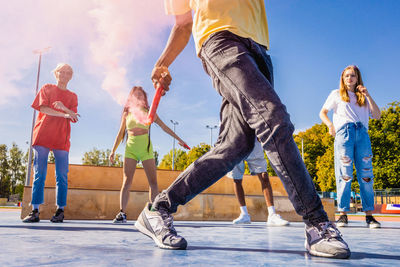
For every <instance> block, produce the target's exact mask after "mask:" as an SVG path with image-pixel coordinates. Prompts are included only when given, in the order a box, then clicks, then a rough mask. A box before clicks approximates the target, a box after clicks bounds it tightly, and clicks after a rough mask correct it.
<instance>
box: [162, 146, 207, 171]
mask: <svg viewBox="0 0 400 267" xmlns="http://www.w3.org/2000/svg"><path fill="white" fill-rule="evenodd" d="M210 149H211V147H210V145H207V144H205V143H200V144H199V145H197V146H194V147H193V148H192V149H191V150H189V151H188V152H187V153H185V151H183V150H180V149H178V150H175V158H176V159H175V170H181V171H182V170H184V169H186V168H187V167H188V166H189V165H190V164H192V163H193V162H194V161H196V160H197V159H198V158H200V157H201V156H203V155H204V154H205V153H207V152H208V151H210ZM159 168H160V169H165V170H171V169H172V149H171V150H170V151H169V153H168V154H166V155H164V157H163V159H162V160H161V163H160V166H159Z"/></svg>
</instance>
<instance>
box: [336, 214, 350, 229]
mask: <svg viewBox="0 0 400 267" xmlns="http://www.w3.org/2000/svg"><path fill="white" fill-rule="evenodd" d="M348 224H349V221H348V220H347V215H340V217H339V220H337V221H336V226H337V227H346V226H347V225H348Z"/></svg>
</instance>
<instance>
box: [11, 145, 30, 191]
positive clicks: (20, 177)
mask: <svg viewBox="0 0 400 267" xmlns="http://www.w3.org/2000/svg"><path fill="white" fill-rule="evenodd" d="M23 158H24V153H23V152H22V150H20V149H19V148H18V146H17V144H15V143H13V144H12V148H10V150H9V160H8V170H9V173H10V181H11V184H10V186H11V188H10V193H11V194H15V193H16V191H15V189H16V187H17V185H20V184H23V183H24V180H25V176H26V166H25V165H24V162H23Z"/></svg>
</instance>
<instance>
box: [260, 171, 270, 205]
mask: <svg viewBox="0 0 400 267" xmlns="http://www.w3.org/2000/svg"><path fill="white" fill-rule="evenodd" d="M257 176H258V179H259V180H260V183H261V190H262V192H263V195H264V198H265V203H266V204H267V207H271V206H272V207H273V206H274V198H273V197H272V187H271V183H270V182H269V177H268V173H267V172H263V173H258V174H257Z"/></svg>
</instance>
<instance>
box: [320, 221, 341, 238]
mask: <svg viewBox="0 0 400 267" xmlns="http://www.w3.org/2000/svg"><path fill="white" fill-rule="evenodd" d="M320 226H321V232H320V233H319V234H320V236H321V237H323V238H327V239H328V240H330V239H332V238H337V237H341V236H342V234H341V233H340V232H339V231H338V230H337V229H336V228H335V227H334V226H333V225H332V224H331V223H321V224H320Z"/></svg>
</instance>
